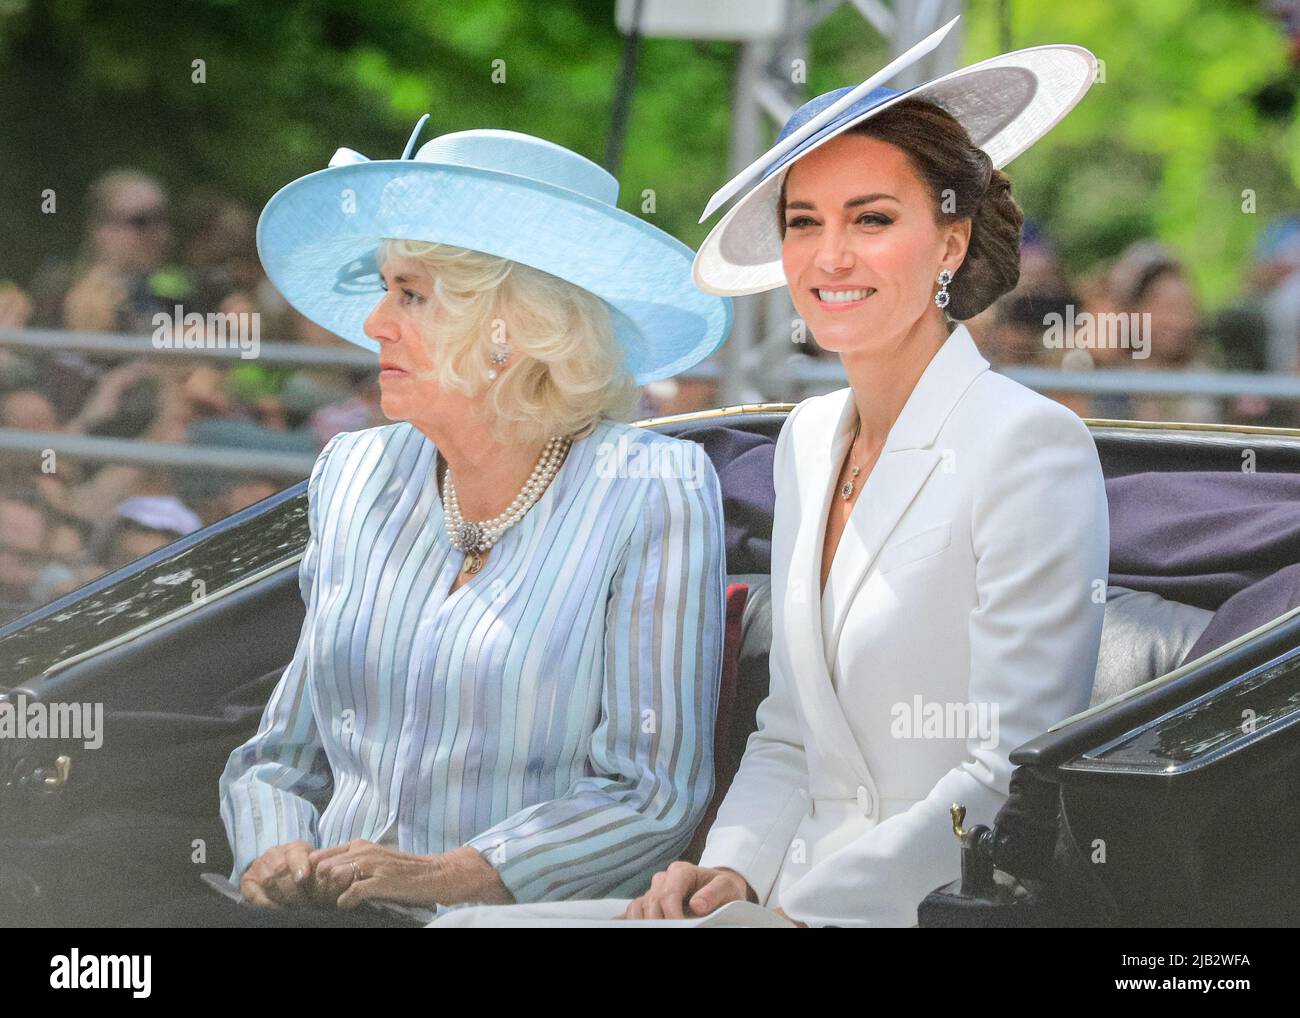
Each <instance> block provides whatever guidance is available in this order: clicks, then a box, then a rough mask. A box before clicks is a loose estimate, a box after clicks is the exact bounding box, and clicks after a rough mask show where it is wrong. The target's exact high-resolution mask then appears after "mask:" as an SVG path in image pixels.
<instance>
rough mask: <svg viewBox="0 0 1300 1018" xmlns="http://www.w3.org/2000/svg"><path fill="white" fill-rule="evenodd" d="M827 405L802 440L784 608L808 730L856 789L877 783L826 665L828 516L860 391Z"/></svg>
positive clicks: (808, 421) (797, 458) (799, 441)
mask: <svg viewBox="0 0 1300 1018" xmlns="http://www.w3.org/2000/svg"><path fill="white" fill-rule="evenodd" d="M836 395H838V396H840V399H838V400H827V401H826V405H825V407H824V408H821V415H820V418H814V419H805V421H803V422H801V423H803V424H806V425H807V427H806V429H804V430H802V433H801V434H800V435H798V436H795V444H794V448H793V450H792V451H793V452H794V460H795V463H794V468H793V469H794V483H795V485H796V488H797V491H798V498H799V506H800V513H799V525H798V530H797V531H796V534H795V540H794V548H793V550H792V552H791V560H790V564H789V573H788V580H787V590H786V596H785V601H784V605H783V608H784V612H785V621H784V632H785V636H786V646H787V647H788V649H789V658H788V664H789V671H790V672H791V673H792V678H793V681H794V686H795V689H796V691H797V693H798V696H799V700H800V703H801V704H802V705H803V709H804V714H805V717H806V718H807V721H808V725H809V727H810V728H811V730H812V731H814V732H815V733H816V736H817V746H818V749H819V751H820V755H821V756H822V758H823V759H824V760H826V761H827V763H838V764H839V765H841V766H844V767H847V768H848V769H849V770H850V771H851V772H852V773H851V777H852V782H851V783H852V784H865V783H869V782H870V781H871V777H870V772H869V771H868V770H867V765H866V761H865V760H864V759H863V757H862V751H861V750H860V749H859V748H858V744H857V740H856V739H855V738H854V736H853V732H852V730H851V729H850V728H849V724H848V720H847V719H846V718H845V717H844V709H843V707H842V706H841V705H840V702H839V698H838V697H837V696H836V693H835V687H834V684H833V682H832V680H831V673H830V669H829V667H828V666H827V662H826V650H825V645H824V643H823V638H822V612H821V562H822V548H823V545H824V541H825V537H826V514H827V511H828V510H829V508H830V500H831V498H832V496H833V492H832V485H833V484H834V482H835V480H836V476H835V475H836V474H838V466H839V463H840V459H841V457H842V455H843V453H844V450H845V448H846V447H847V445H848V438H849V436H848V435H847V433H846V432H845V422H847V421H851V420H852V419H853V416H852V415H853V412H854V407H853V392H852V390H850V389H845V390H843V393H842V394H839V393H837V394H836Z"/></svg>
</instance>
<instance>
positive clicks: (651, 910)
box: [621, 862, 758, 919]
mask: <svg viewBox="0 0 1300 1018" xmlns="http://www.w3.org/2000/svg"><path fill="white" fill-rule="evenodd" d="M731 901H752V902H755V903H757V902H758V896H757V895H756V894H755V893H754V889H753V888H752V887H750V886H749V884H748V883H746V882H745V878H744V877H742V876H741V875H740V874H739V873H737V872H736V871H735V870H729V869H716V870H715V869H705V868H703V867H701V866H696V865H695V864H694V863H689V862H675V863H673V864H672V865H670V866H669V867H668V868H667V869H666V870H663V871H662V872H660V873H656V874H655V875H654V877H652V878H651V880H650V890H648V891H646V893H645V894H643V895H641V897H639V898H637V899H636V900H635V901H633V902H632V904H630V905H629V906H628V907H627V911H626V912H624V913H623V915H622V916H621V918H623V919H689V918H692V917H695V916H705V915H708V914H709V913H710V912H713V911H715V910H717V909H719V908H721V907H722V906H723V905H725V904H727V903H728V902H731ZM687 909H689V912H687V911H686V910H687Z"/></svg>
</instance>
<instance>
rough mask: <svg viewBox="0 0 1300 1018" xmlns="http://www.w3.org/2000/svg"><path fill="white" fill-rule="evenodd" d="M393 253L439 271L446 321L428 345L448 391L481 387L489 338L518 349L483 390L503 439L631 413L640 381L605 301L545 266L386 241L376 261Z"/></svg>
mask: <svg viewBox="0 0 1300 1018" xmlns="http://www.w3.org/2000/svg"><path fill="white" fill-rule="evenodd" d="M393 257H401V258H412V259H415V260H416V261H419V262H421V263H423V264H424V265H425V266H427V268H428V269H429V272H430V273H431V275H432V276H433V291H434V293H433V299H434V300H435V301H436V302H437V303H438V305H440V307H441V309H442V310H443V312H444V317H443V318H442V320H440V321H439V322H438V324H437V327H436V330H433V331H434V332H436V334H434V335H430V334H429V332H428V331H425V332H424V341H425V343H426V344H428V346H429V353H430V359H431V360H432V361H433V363H434V365H435V367H436V370H437V376H438V381H439V383H440V384H441V385H442V386H443V387H444V388H452V387H454V388H456V389H459V390H460V391H461V392H463V393H465V394H466V395H472V394H473V393H474V392H476V391H478V390H479V388H480V387H481V386H482V385H483V384H484V382H485V381H486V379H487V372H488V370H489V369H490V368H491V367H492V362H491V352H492V340H493V338H501V339H504V340H505V341H506V342H507V343H509V344H510V347H511V350H512V352H514V353H517V354H518V355H519V356H517V357H516V358H515V360H514V361H513V362H512V363H511V364H510V365H509V367H507V368H506V369H505V370H504V371H502V372H501V373H500V375H499V377H498V378H497V379H496V381H494V382H493V383H492V384H491V385H490V386H488V388H487V390H486V393H485V398H486V400H487V404H488V409H489V411H490V412H491V413H492V414H493V416H494V417H495V418H496V420H497V432H498V437H499V438H500V439H501V440H503V441H518V442H542V441H545V440H546V439H548V438H550V437H551V436H552V435H568V436H571V437H573V438H575V439H576V438H583V437H585V436H586V435H589V434H590V433H591V432H592V430H593V429H594V428H595V427H596V424H597V423H598V422H599V421H600V420H601V419H602V418H610V417H612V418H615V419H619V420H626V419H627V418H629V417H630V416H631V414H632V412H633V410H634V408H635V406H636V399H637V387H636V384H635V383H634V382H633V380H632V376H631V374H629V372H628V371H627V369H626V367H625V366H624V360H623V350H622V347H620V345H619V344H618V342H617V340H615V338H614V327H613V322H612V320H611V318H610V312H609V308H608V306H607V305H606V304H605V302H604V301H602V300H601V299H600V298H599V297H597V296H595V295H594V294H592V293H590V292H589V291H587V290H584V289H582V288H581V287H579V286H575V285H574V284H573V283H570V282H567V281H566V280H563V279H560V278H558V277H556V276H552V275H551V274H550V273H547V272H542V271H541V270H540V269H534V268H532V267H531V266H528V265H522V264H520V263H519V262H513V261H508V260H506V259H504V258H497V257H495V256H493V255H487V254H483V253H481V252H479V251H469V250H466V249H465V248H460V247H452V246H450V245H448V244H433V243H427V242H425V241H414V240H392V239H388V240H384V241H382V242H381V243H380V245H379V250H378V252H377V258H378V262H379V265H380V266H383V265H384V263H385V262H386V261H387V260H388V259H389V258H393Z"/></svg>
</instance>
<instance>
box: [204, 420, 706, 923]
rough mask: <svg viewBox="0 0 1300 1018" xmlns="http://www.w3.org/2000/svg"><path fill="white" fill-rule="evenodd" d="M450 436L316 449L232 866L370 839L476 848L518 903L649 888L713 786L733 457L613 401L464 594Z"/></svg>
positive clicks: (224, 790) (251, 745)
mask: <svg viewBox="0 0 1300 1018" xmlns="http://www.w3.org/2000/svg"><path fill="white" fill-rule="evenodd" d="M434 454H435V449H434V446H433V443H432V442H431V441H429V439H428V438H426V437H425V436H424V435H423V434H422V433H421V432H420V431H418V430H417V429H416V428H415V427H414V426H412V425H411V424H409V423H405V422H403V423H398V424H392V425H388V426H386V427H380V428H371V429H369V430H365V431H357V432H345V433H343V434H340V435H336V436H335V437H334V438H333V439H331V440H330V442H329V443H328V444H327V445H326V447H325V449H324V450H323V451H322V452H321V455H320V457H319V458H318V459H317V461H316V464H315V466H314V468H313V469H312V474H311V479H310V481H309V483H308V493H309V520H310V527H311V537H310V539H309V541H308V544H307V548H306V551H305V553H304V556H303V559H302V563H301V566H300V572H299V583H300V586H301V589H302V596H303V601H304V603H305V604H306V606H307V615H306V620H305V621H304V623H303V627H302V633H301V636H300V637H299V640H298V646H297V650H296V652H295V653H294V657H293V661H292V662H291V663H290V664H289V666H288V667H287V668H286V670H285V673H284V675H283V677H282V678H281V680H280V682H279V684H278V685H277V686H276V688H275V691H274V692H273V694H272V695H271V699H270V701H269V703H268V704H267V707H266V711H265V714H264V715H263V717H262V722H261V725H260V727H259V729H258V731H257V734H256V735H255V736H253V738H251V739H250V740H249V741H248V742H247V743H245V744H244V745H243V746H241V747H239V748H238V749H236V750H235V751H234V752H233V753H232V754H231V756H230V760H229V762H228V763H227V765H226V769H225V772H224V773H223V774H222V777H221V782H220V791H221V816H222V819H223V821H224V822H225V825H226V832H227V834H228V835H229V837H230V842H231V846H232V848H233V851H234V856H235V869H234V873H233V874H232V876H231V879H232V880H233V881H235V882H236V883H238V880H239V876H240V875H241V874H242V873H243V871H244V870H245V869H246V868H247V867H248V865H249V864H250V863H251V862H252V861H253V860H254V859H256V858H257V857H258V856H259V855H261V854H262V853H263V852H265V851H266V850H267V849H269V848H271V847H272V846H274V845H278V844H283V843H285V842H289V841H295V840H298V839H301V840H304V841H306V842H308V843H310V844H312V845H313V846H316V847H324V846H329V845H337V844H342V843H344V842H347V841H349V840H351V839H353V838H361V839H366V840H370V841H375V842H384V843H388V844H392V845H394V846H395V847H397V848H398V849H400V850H401V851H404V852H412V853H416V854H421V855H428V854H434V853H439V852H443V851H448V850H451V849H453V848H456V847H458V846H462V845H470V846H473V847H474V848H476V849H478V850H479V851H480V852H482V853H483V855H484V856H485V857H486V858H487V859H488V861H489V862H491V863H492V864H493V865H494V866H495V867H496V868H497V871H498V873H499V874H500V877H501V880H502V881H503V882H504V884H505V885H506V887H507V888H509V889H510V891H511V892H512V893H513V894H514V896H515V899H516V900H518V901H520V902H530V901H544V900H558V899H567V898H595V897H604V896H616V897H627V896H632V895H636V894H639V893H641V892H642V891H643V890H645V888H646V887H647V886H648V884H649V880H650V877H651V876H652V875H653V874H654V873H655V872H656V871H657V870H659V869H661V868H662V867H663V866H664V865H665V864H667V863H668V862H670V861H671V860H673V859H675V858H677V857H678V856H679V854H680V853H681V852H682V851H683V850H684V849H685V847H686V845H687V844H688V843H689V841H690V838H691V835H692V832H693V831H694V828H695V827H696V825H697V823H698V822H699V820H700V818H701V815H702V814H703V812H704V809H705V807H706V805H707V803H708V800H709V796H710V794H711V792H712V787H713V727H714V717H715V713H716V710H717V693H718V682H719V677H720V672H721V660H722V631H723V596H724V582H725V575H724V570H725V555H724V547H723V521H722V501H721V494H720V489H719V485H718V480H717V475H716V474H715V473H714V471H713V467H712V466H711V464H710V463H709V461H708V458H707V456H705V455H704V453H703V451H702V450H701V449H700V448H699V446H697V445H696V444H695V443H692V442H684V441H679V440H677V439H672V438H669V437H667V436H664V435H659V434H656V433H654V432H652V431H648V430H644V429H641V428H636V427H633V426H632V425H628V424H621V423H617V422H612V421H604V422H601V423H600V424H599V425H598V426H597V428H596V430H595V432H594V433H593V434H591V435H589V436H588V437H586V438H584V439H580V440H578V441H576V442H574V443H573V445H572V447H571V449H570V451H569V454H568V457H567V458H566V460H565V462H564V463H563V465H562V466H561V468H560V470H559V472H558V474H557V475H556V476H555V478H554V479H553V480H552V482H551V484H550V485H549V486H548V488H547V489H546V491H545V493H544V494H543V495H542V498H541V499H540V501H539V502H538V503H537V504H536V505H535V506H533V508H532V509H531V510H529V512H528V513H527V515H525V516H524V518H523V519H522V520H521V521H520V522H519V523H518V524H516V525H515V526H514V527H512V528H511V529H509V530H507V531H506V532H505V534H504V536H503V537H502V538H501V540H500V541H499V542H498V543H497V544H496V545H495V547H494V548H493V550H492V553H491V555H489V556H488V558H487V560H486V561H485V563H484V566H483V570H482V572H480V573H479V574H477V575H476V576H474V577H473V578H472V579H471V580H469V582H468V583H466V584H464V585H463V586H462V587H460V588H458V589H457V590H455V591H453V592H452V593H450V594H448V589H449V588H450V586H451V583H452V580H453V579H454V578H455V576H456V573H457V571H458V569H459V568H460V566H461V564H462V562H463V559H464V556H463V555H462V554H461V553H459V552H457V551H456V550H455V549H454V548H452V546H451V544H450V542H449V541H448V538H447V534H446V530H445V528H444V525H443V513H442V503H441V499H440V497H439V493H438V488H437V482H436V479H435V473H434V464H435V459H434Z"/></svg>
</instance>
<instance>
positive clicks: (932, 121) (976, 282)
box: [777, 99, 1025, 321]
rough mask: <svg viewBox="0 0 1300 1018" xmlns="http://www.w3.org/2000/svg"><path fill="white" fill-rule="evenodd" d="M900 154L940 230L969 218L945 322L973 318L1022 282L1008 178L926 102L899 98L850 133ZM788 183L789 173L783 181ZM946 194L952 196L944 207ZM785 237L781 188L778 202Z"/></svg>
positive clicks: (1020, 216)
mask: <svg viewBox="0 0 1300 1018" xmlns="http://www.w3.org/2000/svg"><path fill="white" fill-rule="evenodd" d="M845 133H846V134H865V135H867V136H868V137H871V138H876V139H878V140H879V141H886V142H889V143H890V144H891V145H896V146H897V147H898V148H900V149H902V150H903V151H904V152H905V153H906V154H907V157H908V160H909V161H910V163H911V165H912V168H913V169H914V170H915V171H916V174H917V176H918V177H920V178H921V181H922V182H923V183H924V184H925V185H926V188H927V189H928V190H929V192H930V196H931V198H932V199H933V201H934V206H933V214H934V221H935V222H936V223H938V224H940V225H946V224H949V223H955V222H957V221H958V220H961V219H965V218H967V217H969V218H970V220H971V228H970V243H969V245H968V246H967V248H966V258H965V260H964V261H963V262H962V263H961V265H960V266H959V267H958V269H957V271H956V272H955V273H954V274H953V277H952V282H951V283H949V284H948V294H949V301H948V306H947V307H946V308H945V309H944V310H945V311H946V312H947V314H948V317H949V318H952V319H955V320H957V321H964V320H965V319H967V318H974V317H975V316H976V315H977V314H979V313H980V312H981V311H983V310H984V309H985V308H987V307H988V306H989V305H990V304H992V303H993V302H994V301H995V300H997V299H998V298H999V297H1001V296H1002V295H1003V294H1005V293H1009V292H1010V291H1012V290H1014V289H1015V287H1016V283H1018V282H1019V281H1020V230H1021V227H1022V226H1024V222H1025V216H1024V213H1023V212H1022V211H1021V210H1020V206H1019V205H1017V204H1016V200H1015V199H1014V198H1012V197H1011V180H1010V178H1009V177H1008V176H1007V175H1006V174H1005V173H1003V172H1002V171H1001V170H996V169H994V168H993V163H992V161H991V160H990V159H989V157H988V154H987V153H986V152H985V151H984V150H983V149H981V148H977V147H976V146H975V145H973V144H972V143H971V140H970V135H969V134H967V133H966V128H964V127H962V126H961V124H960V123H958V122H957V120H956V119H954V118H953V116H952V114H950V113H948V112H947V111H946V110H944V109H942V108H940V107H939V106H936V105H935V104H934V103H931V102H926V101H925V100H924V99H903V100H901V101H900V102H896V103H895V104H894V105H893V106H890V107H888V108H887V109H885V110H882V111H881V112H880V113H878V114H876V115H875V116H874V117H870V118H868V119H867V120H864V121H863V122H862V123H861V124H858V125H856V126H854V127H851V128H849V130H848V131H846V132H845ZM787 179H788V175H787ZM946 192H951V193H950V195H948V197H949V198H950V201H949V204H950V205H951V206H952V207H953V211H951V212H948V211H946V210H945V209H944V207H943V205H944V198H945V196H946V194H945V193H946ZM777 216H778V228H779V229H780V231H781V236H782V237H784V236H785V182H784V181H783V182H782V183H781V197H780V199H779V200H778V202H777Z"/></svg>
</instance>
